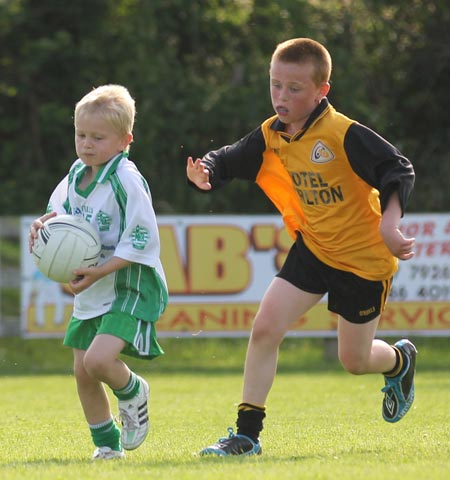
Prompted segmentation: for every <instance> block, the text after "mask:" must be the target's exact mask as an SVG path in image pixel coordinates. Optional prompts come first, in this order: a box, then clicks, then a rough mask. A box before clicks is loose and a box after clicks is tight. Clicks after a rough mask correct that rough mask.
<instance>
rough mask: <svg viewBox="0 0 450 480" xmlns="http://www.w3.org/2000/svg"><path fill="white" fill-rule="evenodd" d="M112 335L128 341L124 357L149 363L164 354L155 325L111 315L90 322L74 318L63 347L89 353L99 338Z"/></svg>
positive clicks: (117, 313)
mask: <svg viewBox="0 0 450 480" xmlns="http://www.w3.org/2000/svg"><path fill="white" fill-rule="evenodd" d="M102 333H104V334H109V335H114V336H115V337H118V338H121V339H122V340H125V342H126V345H125V347H124V348H123V350H122V353H123V354H124V355H129V356H131V357H137V358H142V359H147V360H150V359H152V358H155V357H158V356H159V355H163V354H164V352H163V350H162V348H161V347H160V345H159V343H158V340H157V338H156V329H155V325H154V323H153V322H144V321H143V320H139V319H138V318H136V317H133V316H132V315H129V314H127V313H121V312H109V313H106V314H105V315H101V316H99V317H95V318H91V319H88V320H79V319H77V318H75V317H72V318H71V319H70V322H69V326H68V327H67V331H66V335H65V337H64V345H66V346H67V347H72V348H76V349H79V350H87V349H88V348H89V346H90V345H91V343H92V341H93V340H94V338H95V337H96V336H97V335H99V334H102Z"/></svg>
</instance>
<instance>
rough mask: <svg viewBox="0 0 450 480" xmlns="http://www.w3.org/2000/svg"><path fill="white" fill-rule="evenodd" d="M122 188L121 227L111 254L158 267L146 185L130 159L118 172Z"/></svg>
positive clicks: (156, 238) (156, 236) (155, 229)
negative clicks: (122, 212)
mask: <svg viewBox="0 0 450 480" xmlns="http://www.w3.org/2000/svg"><path fill="white" fill-rule="evenodd" d="M119 178H120V182H121V184H122V187H123V189H124V192H123V193H124V198H126V201H125V202H124V204H123V208H124V218H123V224H124V229H123V231H122V233H121V235H120V239H119V242H118V244H117V246H116V249H115V252H114V255H115V256H117V257H120V258H123V259H125V260H128V261H130V262H133V263H141V264H143V265H147V266H150V267H156V266H159V263H160V259H159V255H160V241H159V231H158V226H157V223H156V215H155V211H154V209H153V204H152V197H151V193H150V189H149V186H148V184H147V181H146V180H145V179H144V177H143V176H142V175H141V174H140V173H139V171H138V170H137V169H136V168H135V167H134V164H133V163H132V162H128V166H127V167H126V168H124V169H122V170H121V172H120V173H119Z"/></svg>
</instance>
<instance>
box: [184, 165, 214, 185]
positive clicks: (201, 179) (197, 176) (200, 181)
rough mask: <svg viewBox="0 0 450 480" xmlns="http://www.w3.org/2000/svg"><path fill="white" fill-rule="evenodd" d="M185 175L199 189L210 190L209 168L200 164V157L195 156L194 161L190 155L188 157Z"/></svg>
mask: <svg viewBox="0 0 450 480" xmlns="http://www.w3.org/2000/svg"><path fill="white" fill-rule="evenodd" d="M186 175H187V177H188V178H189V180H190V181H191V182H192V183H194V184H195V185H196V186H197V187H198V188H200V189H201V190H211V184H210V183H209V170H208V169H207V168H206V167H205V166H204V165H203V164H202V161H201V159H200V158H197V159H196V160H195V162H194V160H193V159H192V157H188V159H187V165H186Z"/></svg>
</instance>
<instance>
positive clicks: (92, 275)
mask: <svg viewBox="0 0 450 480" xmlns="http://www.w3.org/2000/svg"><path fill="white" fill-rule="evenodd" d="M73 274H74V275H76V277H75V278H74V279H73V280H72V281H71V282H70V283H69V285H70V288H71V289H72V292H73V293H75V294H77V293H81V292H82V291H83V290H86V288H89V287H90V286H91V285H92V284H93V283H95V282H96V281H97V280H99V279H100V278H101V275H99V269H98V268H96V267H88V268H79V269H77V270H74V271H73Z"/></svg>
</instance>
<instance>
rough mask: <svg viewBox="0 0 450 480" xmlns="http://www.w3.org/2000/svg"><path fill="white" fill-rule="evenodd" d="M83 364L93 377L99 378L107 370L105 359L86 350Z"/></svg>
mask: <svg viewBox="0 0 450 480" xmlns="http://www.w3.org/2000/svg"><path fill="white" fill-rule="evenodd" d="M83 366H84V369H85V371H86V372H87V373H88V374H89V375H90V376H91V377H93V378H101V377H102V376H103V374H104V372H105V371H106V370H107V365H106V364H105V360H104V359H103V358H102V357H101V356H99V355H95V354H92V353H90V352H87V353H86V355H85V356H84V362H83Z"/></svg>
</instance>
